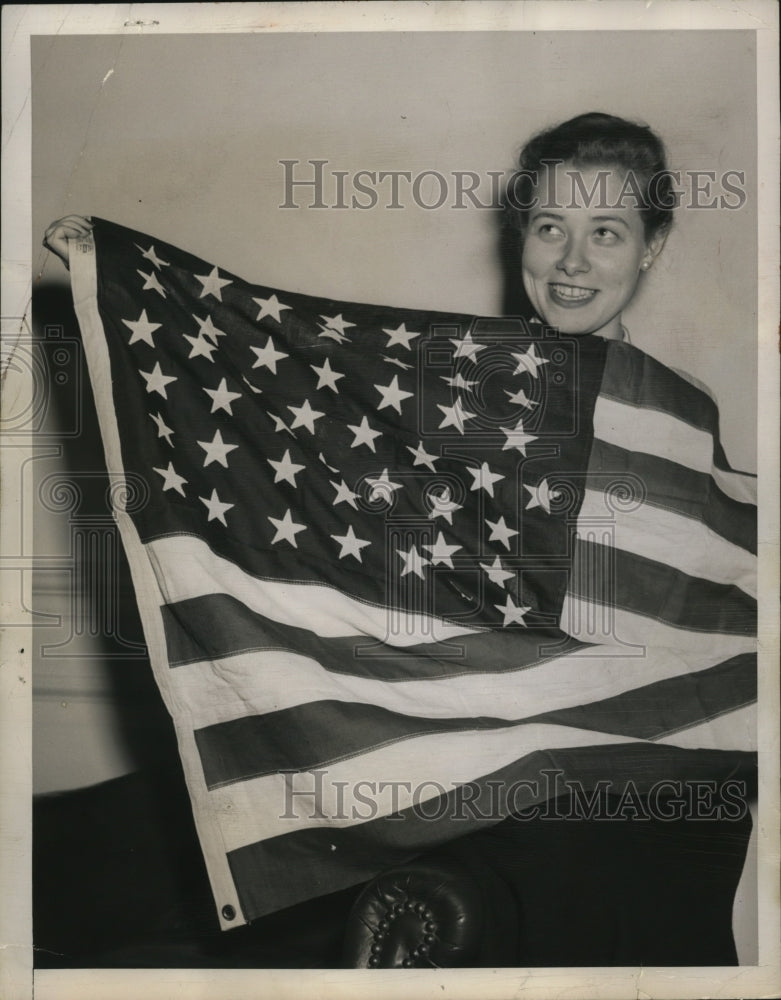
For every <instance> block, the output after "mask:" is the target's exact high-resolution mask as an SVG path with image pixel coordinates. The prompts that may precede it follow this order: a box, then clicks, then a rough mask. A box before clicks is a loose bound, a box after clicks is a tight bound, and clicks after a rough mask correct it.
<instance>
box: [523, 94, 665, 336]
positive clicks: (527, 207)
mask: <svg viewBox="0 0 781 1000" xmlns="http://www.w3.org/2000/svg"><path fill="white" fill-rule="evenodd" d="M519 167H520V169H519V172H518V173H517V174H516V175H515V178H514V180H513V183H512V184H511V186H510V190H509V192H508V204H509V206H510V208H511V210H512V211H513V213H514V216H515V219H516V220H517V223H518V225H519V227H520V231H521V237H522V241H523V254H522V260H521V270H522V275H523V284H524V288H525V290H526V294H527V295H528V296H529V299H530V301H531V303H532V305H533V306H534V308H535V309H536V310H537V312H538V314H539V315H540V317H541V318H542V319H543V320H545V322H546V323H548V324H549V325H550V326H553V327H556V328H557V329H559V330H560V331H561V332H562V333H570V334H582V333H593V334H598V335H599V336H601V337H604V338H606V339H608V340H623V339H624V338H625V330H624V327H623V326H622V323H621V314H622V312H623V310H624V308H625V307H626V306H627V305H628V304H629V303H630V302H631V300H632V298H633V296H634V294H635V291H636V290H637V286H638V281H639V279H640V276H641V274H642V272H643V271H647V270H648V269H649V268H650V266H651V265H652V263H653V261H654V259H655V258H656V257H657V256H658V254H659V253H660V252H661V250H662V248H663V247H664V243H665V239H666V238H667V233H668V232H669V229H670V226H671V224H672V207H673V202H674V200H675V196H674V194H673V191H672V185H671V175H670V173H669V171H668V170H667V164H666V162H665V156H664V147H663V145H662V143H661V141H660V140H659V138H658V137H657V136H656V135H654V133H653V132H652V131H651V130H650V129H649V128H647V127H646V126H643V125H636V124H634V123H632V122H628V121H625V120H624V119H622V118H616V117H614V116H612V115H606V114H600V113H597V112H592V113H589V114H585V115H579V116H578V117H577V118H573V119H571V120H570V121H567V122H564V123H563V124H561V125H558V126H556V127H555V128H552V129H549V130H547V131H545V132H542V133H540V134H539V135H537V136H535V137H534V138H533V139H531V140H530V141H529V142H528V143H527V144H526V145H525V146H524V148H523V151H522V153H521V157H520V164H519Z"/></svg>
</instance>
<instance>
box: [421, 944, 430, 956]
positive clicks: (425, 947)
mask: <svg viewBox="0 0 781 1000" xmlns="http://www.w3.org/2000/svg"><path fill="white" fill-rule="evenodd" d="M428 953H429V946H428V945H427V944H422V945H420V947H419V948H418V954H419V955H420V956H421V957H422V956H423V955H428Z"/></svg>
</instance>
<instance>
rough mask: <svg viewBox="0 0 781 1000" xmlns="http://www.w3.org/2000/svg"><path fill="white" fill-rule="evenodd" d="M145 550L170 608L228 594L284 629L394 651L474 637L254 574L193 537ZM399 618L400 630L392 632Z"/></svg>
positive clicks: (322, 589) (323, 589)
mask: <svg viewBox="0 0 781 1000" xmlns="http://www.w3.org/2000/svg"><path fill="white" fill-rule="evenodd" d="M146 549H147V553H148V555H149V559H150V562H151V564H152V566H153V567H154V570H155V574H156V576H157V581H158V584H159V586H160V590H161V592H162V594H163V596H164V598H165V600H166V602H167V603H169V604H170V603H173V602H175V601H184V600H189V599H191V598H194V597H204V596H206V595H208V594H231V595H233V596H234V597H235V598H237V599H238V600H240V601H241V602H242V603H243V604H245V605H246V606H247V607H248V608H250V609H251V610H252V611H255V612H257V613H258V614H262V615H265V616H266V618H270V619H271V620H272V621H276V622H281V623H282V624H284V625H289V626H293V627H294V628H300V629H307V630H309V631H310V632H314V633H316V634H317V635H320V636H324V637H327V638H338V637H345V636H369V637H372V638H374V639H379V640H381V641H382V642H386V643H388V645H390V646H397V647H403V646H413V645H416V644H418V643H431V642H443V641H446V640H448V639H453V638H455V637H457V636H462V635H474V634H477V633H478V630H476V629H472V628H465V627H464V626H463V625H452V624H450V623H448V622H445V621H443V620H442V619H440V618H435V617H434V616H433V615H425V614H419V613H412V612H408V613H405V614H404V615H403V616H400V614H399V613H398V612H396V611H395V610H392V609H389V608H386V607H384V606H383V605H378V604H370V603H369V602H368V601H360V600H358V599H357V598H354V597H348V596H347V595H345V594H342V593H340V592H339V591H338V590H337V589H336V588H334V587H329V586H326V585H325V584H316V583H298V582H289V581H276V580H269V579H266V578H264V577H259V576H253V575H252V574H251V573H247V572H245V571H244V570H243V569H241V567H239V566H237V565H236V564H235V563H233V562H230V560H228V559H224V558H222V557H221V556H218V555H217V554H216V553H215V552H213V551H212V550H211V549H210V548H209V546H208V545H207V544H206V543H205V542H204V541H202V540H201V539H200V538H196V537H194V536H193V535H173V536H168V537H166V538H159V539H156V540H155V541H153V542H148V543H147V545H146ZM401 617H403V626H404V627H403V629H400V628H394V627H393V626H394V623H395V622H396V621H398V620H400V618H401Z"/></svg>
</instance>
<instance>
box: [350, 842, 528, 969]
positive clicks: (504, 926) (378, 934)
mask: <svg viewBox="0 0 781 1000" xmlns="http://www.w3.org/2000/svg"><path fill="white" fill-rule="evenodd" d="M517 925H518V917H517V908H516V906H515V903H514V900H513V898H512V896H511V894H510V892H509V890H508V889H507V888H506V887H505V886H503V885H502V884H501V883H500V882H499V881H498V880H497V879H495V878H494V879H492V878H485V879H484V878H480V879H478V878H477V877H476V875H475V873H474V871H470V870H468V868H467V867H466V866H465V865H462V864H460V863H458V862H457V861H436V862H435V861H426V860H424V859H421V860H419V861H417V862H413V863H411V864H408V865H404V866H400V867H397V868H392V869H389V870H388V871H385V872H383V873H381V874H380V875H378V876H377V877H376V878H375V879H374V880H373V881H371V882H370V883H369V884H368V885H367V886H366V888H365V889H364V890H363V892H362V893H361V894H360V896H359V897H358V898H357V899H356V901H355V903H354V904H353V907H352V910H351V911H350V915H349V917H348V920H347V924H346V929H345V941H344V951H343V960H344V965H345V966H346V967H348V968H383V969H398V968H440V967H444V968H451V967H457V966H486V965H503V964H507V965H512V964H513V956H514V954H515V950H516V948H517V940H518V935H517Z"/></svg>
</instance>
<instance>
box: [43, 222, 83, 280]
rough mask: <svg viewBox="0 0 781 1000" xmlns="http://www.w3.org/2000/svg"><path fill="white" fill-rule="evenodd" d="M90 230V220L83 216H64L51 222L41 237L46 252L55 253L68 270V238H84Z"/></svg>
mask: <svg viewBox="0 0 781 1000" xmlns="http://www.w3.org/2000/svg"><path fill="white" fill-rule="evenodd" d="M91 230H92V220H91V219H89V218H88V217H86V216H84V215H66V216H65V218H63V219H57V221H56V222H53V223H52V224H51V225H50V226H49V228H48V229H47V230H46V233H45V235H44V237H43V245H44V246H45V247H46V249H47V250H51V252H52V253H56V254H57V256H58V257H59V258H60V260H61V261H62V262H63V264H64V265H65V266H66V267H67V268H69V269H70V263H69V258H70V252H69V248H68V238H69V237H75V236H86V235H87V234H88V233H89V232H90V231H91Z"/></svg>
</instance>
